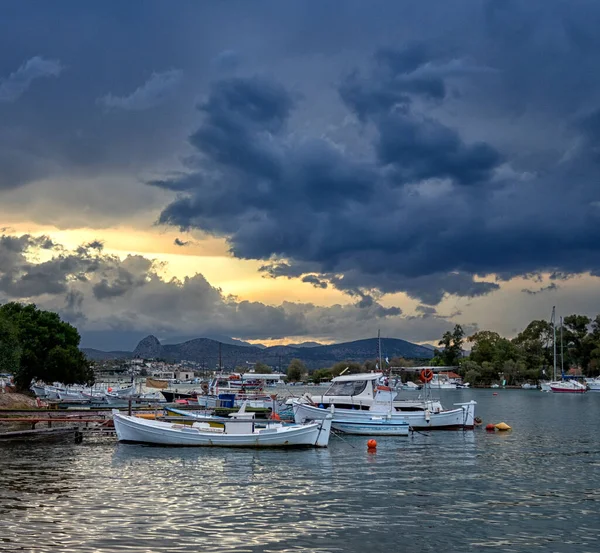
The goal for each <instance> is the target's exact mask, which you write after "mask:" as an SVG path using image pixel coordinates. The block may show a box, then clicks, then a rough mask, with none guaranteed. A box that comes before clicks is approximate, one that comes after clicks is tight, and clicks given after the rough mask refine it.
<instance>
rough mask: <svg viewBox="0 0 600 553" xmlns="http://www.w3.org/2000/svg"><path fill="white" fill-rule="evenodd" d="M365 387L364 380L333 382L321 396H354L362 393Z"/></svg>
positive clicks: (365, 382)
mask: <svg viewBox="0 0 600 553" xmlns="http://www.w3.org/2000/svg"><path fill="white" fill-rule="evenodd" d="M366 387H367V381H366V380H349V381H346V382H334V383H333V384H332V385H331V386H330V387H329V389H328V390H327V391H326V392H325V393H324V394H323V395H326V396H356V395H358V394H360V393H362V392H364V390H365V388H366Z"/></svg>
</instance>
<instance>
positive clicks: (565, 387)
mask: <svg viewBox="0 0 600 553" xmlns="http://www.w3.org/2000/svg"><path fill="white" fill-rule="evenodd" d="M552 333H553V357H554V380H553V381H552V382H550V390H551V391H552V392H554V393H558V394H583V393H585V392H587V386H586V385H585V384H582V383H581V382H577V380H575V379H572V378H571V379H569V378H565V373H564V362H563V357H564V356H563V339H562V333H563V321H562V317H561V318H560V347H561V377H562V378H561V379H560V380H558V379H557V378H556V318H555V308H554V307H553V308H552Z"/></svg>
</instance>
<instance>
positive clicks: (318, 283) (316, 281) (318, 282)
mask: <svg viewBox="0 0 600 553" xmlns="http://www.w3.org/2000/svg"><path fill="white" fill-rule="evenodd" d="M302 282H308V283H309V284H312V285H313V286H314V287H315V288H327V286H328V285H327V282H326V281H324V280H322V279H320V278H319V277H317V276H315V275H304V276H303V277H302Z"/></svg>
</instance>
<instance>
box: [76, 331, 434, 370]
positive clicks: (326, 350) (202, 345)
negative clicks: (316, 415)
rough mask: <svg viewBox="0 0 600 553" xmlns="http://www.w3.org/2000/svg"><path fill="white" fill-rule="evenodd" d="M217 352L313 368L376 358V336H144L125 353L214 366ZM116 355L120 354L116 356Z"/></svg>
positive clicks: (237, 360) (387, 346)
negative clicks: (284, 342) (289, 341)
mask: <svg viewBox="0 0 600 553" xmlns="http://www.w3.org/2000/svg"><path fill="white" fill-rule="evenodd" d="M219 344H220V345H219ZM381 345H382V349H383V355H384V356H385V357H389V358H392V357H405V358H419V359H430V358H431V357H432V351H431V350H430V349H428V348H426V347H423V346H419V345H417V344H413V343H411V342H407V341H406V340H400V339H397V338H382V339H381ZM91 351H92V352H94V353H92V354H91V355H88V353H87V352H86V355H88V357H90V358H92V359H109V358H110V357H109V353H108V352H99V351H98V350H91ZM119 353H121V352H119ZM98 354H101V355H103V357H101V358H100V357H97V355H98ZM219 355H220V357H221V364H222V366H223V367H225V368H231V369H233V368H235V367H238V366H244V365H245V364H246V362H248V363H256V362H261V363H266V364H267V365H270V366H272V367H275V368H278V367H281V368H282V369H284V368H285V367H287V365H288V364H289V362H290V361H291V360H292V359H294V358H297V359H300V360H301V361H303V362H304V363H305V364H306V366H307V367H308V368H310V369H316V368H320V367H329V366H331V365H333V364H334V363H337V362H338V361H346V360H348V361H358V362H364V361H366V360H367V359H375V357H377V338H369V339H367V340H357V341H355V342H345V343H342V344H331V345H327V346H323V345H317V346H309V347H307V346H302V345H290V346H272V347H267V348H259V347H256V346H240V345H234V344H225V343H220V342H217V341H215V340H211V339H210V338H196V339H195V340H188V341H186V342H183V343H181V344H165V345H162V344H161V343H160V342H159V341H158V339H157V338H156V337H155V336H147V337H146V338H144V339H143V340H142V341H140V343H139V344H138V345H137V346H136V348H135V350H134V351H133V353H132V354H129V356H130V357H131V356H135V357H143V358H151V357H159V358H163V359H168V360H171V361H181V360H183V359H185V360H188V361H194V362H196V363H199V364H201V365H202V366H203V367H205V368H207V369H214V368H216V367H218V366H219ZM120 357H124V356H123V355H120Z"/></svg>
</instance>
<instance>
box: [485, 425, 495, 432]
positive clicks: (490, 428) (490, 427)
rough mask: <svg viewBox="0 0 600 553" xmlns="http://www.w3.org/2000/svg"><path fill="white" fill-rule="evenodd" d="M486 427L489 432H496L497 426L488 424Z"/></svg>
mask: <svg viewBox="0 0 600 553" xmlns="http://www.w3.org/2000/svg"><path fill="white" fill-rule="evenodd" d="M485 429H486V430H487V431H488V432H495V431H496V427H495V426H494V425H493V424H487V425H486V427H485Z"/></svg>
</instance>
